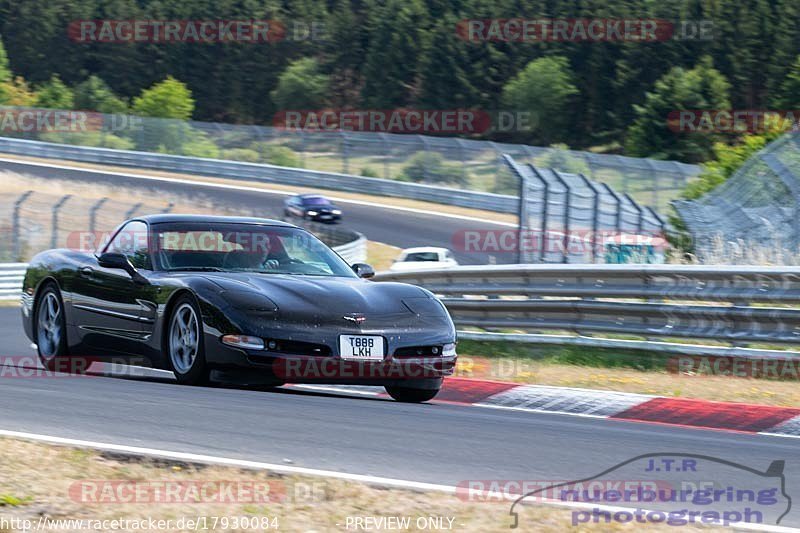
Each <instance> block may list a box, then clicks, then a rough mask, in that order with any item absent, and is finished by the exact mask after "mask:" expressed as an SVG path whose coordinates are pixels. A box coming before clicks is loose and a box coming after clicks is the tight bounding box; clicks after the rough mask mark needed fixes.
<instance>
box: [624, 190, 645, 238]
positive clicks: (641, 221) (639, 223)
mask: <svg viewBox="0 0 800 533" xmlns="http://www.w3.org/2000/svg"><path fill="white" fill-rule="evenodd" d="M622 196H624V197H625V199H626V200H628V201H629V202H630V203H631V205H632V206H633V208H634V209H636V212H637V213H639V220H637V221H636V232H637V233H638V234H640V235H641V233H642V224H644V209H642V208H641V207H639V204H637V203H636V200H634V199H633V198H631V195H630V194H628V193H623V194H622Z"/></svg>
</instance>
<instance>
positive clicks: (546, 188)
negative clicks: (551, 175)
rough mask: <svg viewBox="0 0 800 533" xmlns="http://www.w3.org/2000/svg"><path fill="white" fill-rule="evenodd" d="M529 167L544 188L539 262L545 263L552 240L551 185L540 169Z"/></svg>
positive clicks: (530, 165)
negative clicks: (545, 255)
mask: <svg viewBox="0 0 800 533" xmlns="http://www.w3.org/2000/svg"><path fill="white" fill-rule="evenodd" d="M528 166H529V167H530V169H531V170H532V171H533V173H534V174H535V175H536V177H537V178H539V181H541V182H542V185H543V186H544V198H543V199H542V244H541V247H540V248H539V262H540V263H544V254H545V250H546V249H547V241H549V240H550V239H549V238H548V235H547V217H548V216H550V213H549V212H548V211H549V209H548V204H549V203H550V183H549V182H548V181H547V180H546V179H544V176H542V174H541V172H539V169H538V168H536V167H535V166H533V164H529V165H528Z"/></svg>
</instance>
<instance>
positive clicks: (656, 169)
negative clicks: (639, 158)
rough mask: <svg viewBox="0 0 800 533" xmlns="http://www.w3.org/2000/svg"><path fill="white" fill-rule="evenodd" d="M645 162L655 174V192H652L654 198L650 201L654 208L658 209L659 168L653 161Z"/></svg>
mask: <svg viewBox="0 0 800 533" xmlns="http://www.w3.org/2000/svg"><path fill="white" fill-rule="evenodd" d="M645 161H647V166H649V167H650V170H651V171H652V173H653V174H652V176H653V191H652V197H651V199H650V201H651V202H652V207H654V208H657V207H658V189H659V187H658V184H659V175H658V167H656V164H655V163H653V162H652V161H650V160H649V159H645Z"/></svg>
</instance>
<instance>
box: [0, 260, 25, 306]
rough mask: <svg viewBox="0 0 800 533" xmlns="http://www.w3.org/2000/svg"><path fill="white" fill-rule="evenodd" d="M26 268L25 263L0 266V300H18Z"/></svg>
mask: <svg viewBox="0 0 800 533" xmlns="http://www.w3.org/2000/svg"><path fill="white" fill-rule="evenodd" d="M27 267H28V265H27V264H25V263H3V264H0V300H19V298H20V291H21V290H22V280H23V278H24V277H25V269H26V268H27Z"/></svg>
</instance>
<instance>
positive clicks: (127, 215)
mask: <svg viewBox="0 0 800 533" xmlns="http://www.w3.org/2000/svg"><path fill="white" fill-rule="evenodd" d="M141 207H142V203H141V202H139V203H138V204H134V206H133V207H131V208H130V209H128V210H127V211H126V212H125V216H123V217H122V218H123V220H128V219H129V218H132V217H133V215H134V213H136V211H138V210H139V208H141Z"/></svg>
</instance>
